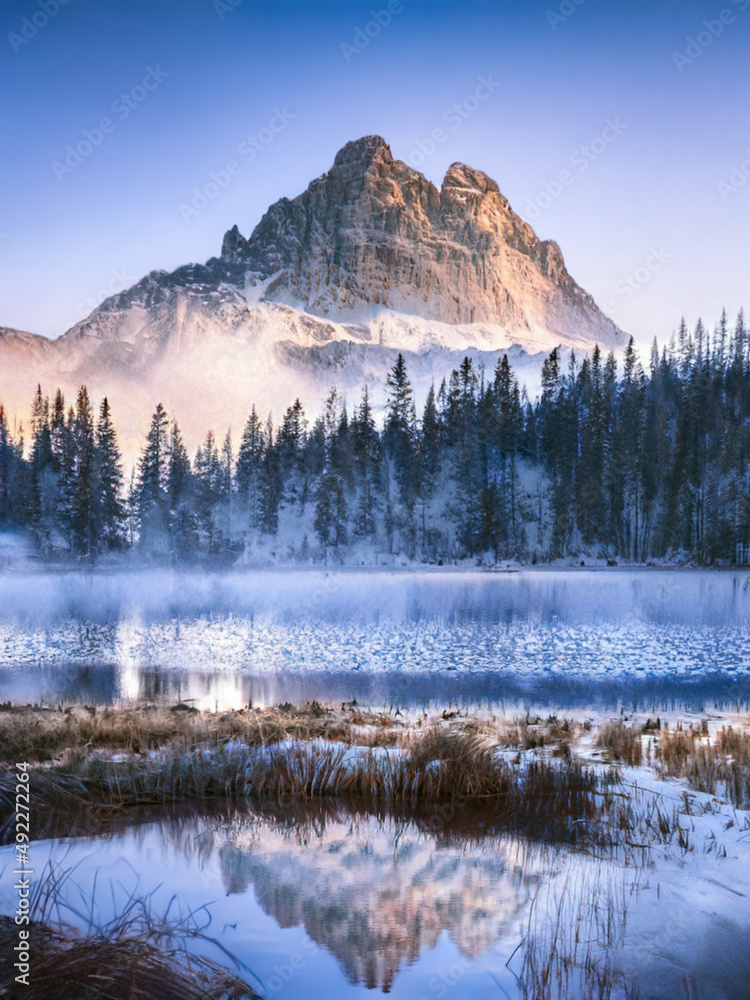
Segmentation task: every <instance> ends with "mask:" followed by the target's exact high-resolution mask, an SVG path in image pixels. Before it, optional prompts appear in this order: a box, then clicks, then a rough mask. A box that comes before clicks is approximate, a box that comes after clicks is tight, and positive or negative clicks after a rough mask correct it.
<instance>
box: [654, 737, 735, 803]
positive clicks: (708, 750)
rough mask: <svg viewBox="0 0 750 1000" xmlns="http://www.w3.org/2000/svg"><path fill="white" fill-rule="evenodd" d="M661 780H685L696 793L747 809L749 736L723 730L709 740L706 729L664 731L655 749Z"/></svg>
mask: <svg viewBox="0 0 750 1000" xmlns="http://www.w3.org/2000/svg"><path fill="white" fill-rule="evenodd" d="M655 757H656V762H657V769H658V772H659V774H660V775H661V776H662V777H668V778H683V779H686V780H687V782H688V784H689V785H690V787H691V788H694V789H695V790H696V791H700V792H708V793H709V794H711V795H723V796H725V797H726V798H727V799H728V800H729V801H730V802H731V803H732V805H733V806H735V807H736V808H738V809H748V808H750V732H747V731H740V730H737V729H734V728H733V727H732V726H722V728H721V729H720V730H719V731H718V732H717V733H716V734H715V736H714V738H713V739H712V738H711V737H710V736H709V733H708V726H707V725H706V724H705V723H703V724H701V725H693V726H689V727H688V728H684V727H682V726H677V727H676V728H675V729H669V728H668V727H666V726H665V727H664V728H663V730H662V732H661V735H660V737H659V740H658V742H657V744H656V748H655Z"/></svg>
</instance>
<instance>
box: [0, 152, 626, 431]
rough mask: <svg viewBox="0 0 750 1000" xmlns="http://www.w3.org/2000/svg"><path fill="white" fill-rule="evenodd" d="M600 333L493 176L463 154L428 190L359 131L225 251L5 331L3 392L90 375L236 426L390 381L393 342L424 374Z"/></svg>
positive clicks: (95, 385)
mask: <svg viewBox="0 0 750 1000" xmlns="http://www.w3.org/2000/svg"><path fill="white" fill-rule="evenodd" d="M595 343H598V344H599V345H600V347H602V348H604V349H608V348H609V349H616V348H617V347H619V346H620V345H622V346H624V335H623V334H622V332H621V331H620V330H619V329H618V328H617V327H616V325H615V324H614V323H613V322H612V321H611V320H610V319H608V318H607V317H606V316H604V314H603V313H602V312H601V310H599V308H598V307H597V306H596V304H595V302H594V300H593V299H592V297H591V296H590V295H589V294H588V293H587V292H585V291H584V290H583V289H582V288H581V287H580V286H579V285H578V284H577V283H576V282H575V281H574V279H573V278H572V277H571V276H570V274H569V273H568V271H567V269H566V267H565V262H564V258H563V255H562V252H561V250H560V247H559V246H558V244H557V243H555V242H554V241H552V240H540V239H538V238H537V236H536V234H535V233H534V230H533V229H532V227H531V226H530V225H529V224H528V223H526V222H524V220H523V219H521V218H520V216H518V215H517V214H516V213H515V212H514V211H513V209H512V208H511V206H510V203H509V202H508V200H507V198H505V196H504V195H503V194H502V193H501V192H500V189H499V186H498V184H497V183H496V182H495V181H494V180H493V179H492V178H490V177H489V176H488V175H487V174H485V173H484V172H483V171H481V170H478V169H476V168H473V167H469V166H467V165H466V164H463V163H458V162H457V163H454V164H452V165H451V166H450V167H449V168H448V170H447V171H446V174H445V177H444V178H443V181H442V184H441V186H440V187H439V188H438V187H437V186H436V185H435V184H433V183H432V182H431V181H429V180H428V179H427V178H426V177H425V176H424V175H423V174H421V173H420V172H419V171H417V170H415V169H413V168H412V167H410V166H408V165H407V164H406V163H404V162H402V161H400V160H397V159H394V157H393V155H392V153H391V149H390V147H389V146H388V144H387V143H386V142H385V140H384V139H382V138H381V137H380V136H364V137H362V138H361V139H357V140H354V141H352V142H349V143H347V144H346V145H345V146H344V147H343V148H342V149H341V150H339V152H338V153H337V154H336V156H335V158H334V162H333V164H332V166H331V168H330V169H329V170H328V171H327V172H326V173H324V174H322V175H321V176H320V177H317V178H315V179H314V180H313V181H311V183H310V184H309V185H308V187H307V188H306V189H305V191H303V192H302V193H301V194H298V195H297V196H296V197H294V198H281V199H279V200H278V201H276V202H275V203H274V204H272V205H271V206H270V207H269V208H268V210H267V211H266V212H265V214H264V215H263V217H262V218H261V219H260V221H259V222H258V224H257V225H256V226H255V228H254V229H253V231H252V233H251V234H250V236H249V237H245V236H243V235H242V234H241V232H240V230H239V227H238V226H237V225H235V226H233V227H231V228H230V229H229V230H227V231H226V233H225V234H224V237H223V240H222V246H221V252H220V254H219V256H216V257H211V258H209V259H208V260H207V261H206V262H205V263H203V264H200V263H191V264H186V265H183V266H181V267H179V268H177V269H175V270H174V271H171V272H167V271H163V270H155V271H151V272H149V273H148V274H147V275H145V276H144V277H143V278H141V279H140V280H139V281H137V282H135V283H134V284H133V285H132V286H131V287H130V288H128V289H126V290H124V291H121V292H118V293H115V294H114V295H111V296H110V297H108V298H107V299H105V300H104V302H102V303H101V304H100V305H99V306H97V307H96V309H94V310H93V311H92V312H91V313H90V314H89V315H88V316H87V317H86V318H84V319H83V320H81V321H80V322H78V323H76V324H75V325H74V326H73V327H71V328H70V329H69V330H67V331H66V332H65V333H64V334H63V335H62V336H61V337H60V338H58V339H57V340H54V341H51V340H48V339H47V338H43V337H37V336H35V335H33V334H23V333H22V332H20V331H7V332H6V333H5V335H4V336H0V365H2V369H3V370H4V371H6V372H8V373H9V374H10V379H9V381H10V382H11V383H12V386H11V387H10V389H9V386H8V385H6V384H3V386H2V389H1V390H0V397H5V401H6V406H8V408H9V409H11V408H12V406H15V407H16V408H17V409H18V412H22V411H24V412H25V410H26V408H27V406H28V400H29V399H30V398H31V394H32V393H33V390H34V388H35V386H36V384H37V382H38V381H42V382H43V384H46V385H53V384H57V383H60V384H62V385H63V387H67V389H68V390H69V391H75V389H76V388H77V385H80V384H81V383H82V382H86V383H87V384H89V387H90V388H92V389H93V391H94V392H97V391H98V393H99V394H100V395H104V394H107V395H108V396H110V400H111V401H112V397H121V398H122V399H123V400H124V404H125V407H126V408H127V409H128V410H131V409H132V408H133V407H135V405H136V402H138V403H139V405H140V406H141V407H143V408H145V409H146V410H147V411H148V410H149V409H150V408H151V407H152V405H153V403H154V402H155V400H156V398H157V397H158V398H162V399H164V400H165V402H166V401H167V400H171V405H172V406H173V407H174V408H176V409H178V410H181V409H182V408H183V405H184V400H185V398H186V397H189V398H190V399H191V400H193V401H194V400H195V399H199V400H201V401H204V402H205V404H206V406H211V407H212V408H218V409H219V410H220V412H222V413H225V414H226V417H227V420H228V421H231V422H232V423H234V424H238V423H240V422H241V421H242V419H243V416H242V414H246V412H247V410H248V409H249V405H250V403H252V402H256V403H257V404H258V406H259V408H261V409H266V408H271V409H275V410H276V412H278V408H279V404H280V403H283V405H286V403H287V402H288V398H287V397H288V396H289V393H290V392H292V393H296V394H299V395H302V396H303V397H306V398H307V400H308V402H309V403H311V404H313V405H315V404H317V403H318V402H319V400H320V398H321V397H322V395H323V393H324V392H325V390H326V389H327V388H328V387H329V386H330V383H331V382H332V381H336V382H337V383H338V384H339V386H340V388H342V389H343V390H344V391H346V389H347V388H349V389H352V390H353V389H354V387H355V386H356V385H358V384H361V382H362V381H370V382H371V383H372V382H376V383H377V382H381V383H382V381H383V379H384V374H385V372H386V371H387V369H388V366H389V365H390V364H392V361H393V358H394V352H403V353H406V354H409V355H410V356H412V359H413V361H414V362H415V368H416V375H417V381H418V382H419V380H420V379H422V380H428V381H429V379H431V378H434V377H435V375H436V374H438V377H440V375H442V374H445V369H443V370H442V371H437V367H438V366H439V365H443V364H445V365H451V364H452V363H454V362H455V359H456V358H457V357H459V356H460V355H462V354H465V353H471V354H473V355H474V356H475V357H476V358H477V360H479V361H481V360H485V361H486V362H487V363H494V360H495V359H496V357H497V356H498V353H499V352H504V351H506V350H509V349H512V350H513V354H514V356H515V358H516V362H517V364H518V365H519V367H520V368H523V367H524V364H526V363H528V365H530V366H531V368H533V369H534V371H536V369H537V368H538V367H539V362H538V360H536V358H537V356H541V355H542V354H543V353H547V352H549V351H550V350H552V349H553V348H554V347H556V346H562V347H565V348H574V349H576V350H579V351H584V352H585V351H587V350H590V349H591V348H593V346H594V344H595ZM416 359H421V360H419V361H418V362H417V361H416ZM5 382H6V379H5V378H3V383H5ZM213 383H215V384H213ZM276 383H279V385H280V386H281V384H282V383H283V399H282V394H281V392H280V391H279V392H276V391H275V384H276ZM9 396H10V399H9V398H8V397H9ZM8 404H10V405H8ZM133 419H135V417H134V415H133ZM140 420H141V423H142V418H140ZM197 422H198V418H197V417H196V423H197ZM222 422H224V421H222ZM200 423H201V425H205V416H201V417H200Z"/></svg>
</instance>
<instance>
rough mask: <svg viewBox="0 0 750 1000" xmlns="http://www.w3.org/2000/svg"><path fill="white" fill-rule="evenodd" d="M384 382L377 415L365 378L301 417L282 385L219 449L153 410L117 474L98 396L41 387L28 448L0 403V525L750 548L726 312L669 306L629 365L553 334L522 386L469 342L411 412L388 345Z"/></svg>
mask: <svg viewBox="0 0 750 1000" xmlns="http://www.w3.org/2000/svg"><path fill="white" fill-rule="evenodd" d="M618 367H621V369H622V370H621V372H620V371H619V370H618ZM386 387H387V402H386V406H385V411H384V414H383V416H382V419H381V420H379V421H376V417H375V413H374V410H373V405H372V403H371V400H370V396H369V392H368V389H367V388H366V387H365V388H364V389H363V391H362V394H361V397H360V399H359V401H358V402H357V404H356V405H355V406H354V407H353V408H352V409H349V408H348V407H347V406H346V404H345V402H344V401H343V399H342V397H341V395H340V394H339V392H338V391H337V390H336V389H335V388H334V389H332V390H331V392H330V394H329V396H328V398H327V400H326V402H325V405H324V407H323V411H322V413H321V415H320V416H319V417H318V418H317V419H315V420H314V421H312V422H311V421H309V420H308V418H307V416H306V414H305V410H304V407H303V406H302V403H301V402H300V401H299V400H295V402H294V403H292V404H291V405H290V406H289V407H288V408H287V409H286V411H285V413H284V414H283V417H282V420H281V422H280V424H279V425H278V426H276V425H275V424H274V423H273V420H272V419H271V417H270V416H269V417H267V418H266V419H263V418H261V416H260V415H259V414H258V413H257V411H256V409H255V407H252V409H251V411H250V414H249V416H248V418H247V422H246V424H245V427H244V429H243V432H242V436H241V438H240V440H239V442H238V445H237V447H236V449H235V444H234V442H233V440H232V436H231V434H230V433H229V432H227V434H226V436H225V437H224V438H223V439H222V440H221V443H220V442H219V440H217V438H216V437H215V436H214V433H213V431H209V432H208V433H207V434H206V436H205V438H204V440H203V442H202V443H201V445H200V447H199V448H198V450H197V452H196V454H195V456H194V457H193V459H192V460H191V458H190V456H189V454H188V451H187V448H186V446H185V444H184V441H183V438H182V435H181V433H180V429H179V426H178V424H177V421H176V420H175V419H174V417H170V415H169V414H168V413H167V412H166V410H165V409H164V407H163V406H162V405H161V404H159V405H158V406H157V407H156V410H155V411H154V414H153V416H152V419H151V424H150V429H149V432H148V435H147V437H146V440H145V442H144V445H143V448H142V451H141V454H140V457H139V460H138V462H137V465H136V467H135V468H134V470H133V473H132V476H131V477H130V478H129V481H128V482H127V483H126V482H125V479H124V475H123V462H122V458H121V454H120V450H119V447H118V443H117V435H116V432H115V427H114V424H113V420H112V415H111V412H110V407H109V403H108V401H107V399H106V398H105V399H103V400H102V402H101V404H100V406H99V408H98V411H97V412H96V413H95V412H94V409H93V406H92V403H91V400H90V399H89V395H88V392H87V390H86V387H85V386H84V387H82V388H81V389H80V391H79V393H78V395H77V398H76V400H75V403H74V404H73V405H67V404H66V401H65V399H64V397H63V394H62V393H61V392H60V391H59V390H58V391H57V393H56V394H55V395H54V397H53V398H52V400H51V401H50V400H49V399H48V397H47V396H45V395H44V394H43V393H42V390H41V388H38V390H37V393H36V395H35V397H34V400H33V404H32V411H31V423H30V427H29V442H28V446H27V445H26V442H25V437H24V432H23V429H22V428H19V429H16V430H15V431H13V430H11V428H10V427H9V424H8V420H7V418H6V416H5V414H4V411H3V409H2V407H1V406H0V524H2V525H4V526H5V527H13V528H17V529H23V530H25V531H26V532H28V534H29V535H30V536H31V538H33V540H34V543H35V545H36V547H37V549H38V551H39V552H40V554H41V555H42V556H44V557H48V558H51V557H55V556H57V557H58V558H75V559H83V560H94V559H96V558H97V557H100V556H102V555H103V554H105V553H108V552H114V551H122V550H134V551H135V552H139V553H141V554H142V555H143V556H144V557H148V558H150V559H153V560H157V561H166V562H183V561H184V562H190V561H194V560H203V561H219V562H220V561H225V562H227V561H232V560H235V559H237V558H239V557H240V556H243V555H244V556H245V557H247V558H249V559H251V560H252V559H254V558H257V559H259V560H266V559H269V558H273V559H277V560H290V561H291V560H297V561H304V562H309V561H316V560H329V559H349V560H352V561H359V560H360V559H366V560H369V561H372V558H373V555H374V554H376V553H378V554H383V555H385V556H387V557H392V556H404V557H407V558H409V559H414V560H420V561H425V562H438V563H440V562H444V561H448V560H454V559H461V558H468V557H474V558H477V557H481V559H482V560H483V561H488V562H492V561H496V560H505V559H520V560H524V561H532V562H534V561H547V560H552V559H555V558H560V557H567V556H571V555H577V554H583V553H587V554H590V555H592V556H595V557H606V558H621V559H626V560H628V561H633V562H646V561H649V560H653V559H665V558H667V559H668V558H675V557H679V558H685V559H692V560H694V561H696V562H697V563H699V564H701V565H710V564H722V563H734V562H745V561H750V335H749V334H748V331H747V330H746V327H745V322H744V317H743V314H742V312H740V314H739V316H738V317H737V320H736V323H735V324H734V326H733V327H732V328H731V329H730V325H729V323H728V320H727V317H726V314H725V313H723V314H722V317H721V319H720V321H719V323H718V324H717V326H716V327H715V329H714V330H713V331H710V332H709V331H708V330H707V329H706V328H704V326H703V324H702V323H701V322H700V321H699V322H698V324H697V325H696V327H695V329H694V330H692V331H689V330H688V328H687V326H686V324H685V322H684V321H683V322H682V323H681V325H680V328H679V332H678V334H677V336H676V337H674V338H673V339H672V341H671V342H670V343H669V345H668V346H666V347H664V348H663V349H660V348H659V346H658V345H657V343H656V342H654V344H653V346H652V348H651V352H650V357H649V361H648V364H647V365H644V364H643V362H642V361H641V359H640V358H639V356H638V353H637V351H636V348H635V346H634V343H633V341H632V339H631V341H630V343H629V344H628V346H627V349H626V351H625V354H624V358H623V360H622V363H621V366H618V362H617V361H616V359H615V357H614V355H613V354H611V353H610V354H609V355H607V356H606V357H605V356H603V354H602V352H601V351H600V350H599V348H598V347H596V348H595V349H594V351H593V352H592V354H591V355H590V356H587V357H584V358H583V359H582V360H580V361H579V360H578V359H577V358H576V356H575V354H574V353H573V352H571V353H569V354H568V355H567V356H563V354H562V352H561V351H560V350H559V349H556V350H554V351H552V352H551V353H550V354H549V356H548V357H547V358H546V360H545V361H544V364H543V368H542V385H541V394H540V396H539V398H538V399H537V400H535V401H534V402H531V401H530V400H529V398H528V397H527V395H526V392H525V391H524V390H522V389H521V388H520V386H519V383H518V379H517V377H516V375H515V373H514V372H513V369H512V367H511V365H510V363H509V361H508V358H507V356H503V357H501V358H500V359H499V361H498V363H497V365H496V367H495V369H494V371H492V372H487V371H486V370H485V369H484V368H483V367H481V366H478V365H477V364H476V363H475V362H474V361H473V360H472V359H471V358H470V357H466V358H465V359H464V360H463V362H462V363H461V364H460V365H459V367H458V368H456V369H455V370H454V371H452V372H451V373H450V375H449V376H448V377H447V378H446V379H444V380H443V381H442V382H441V384H440V385H439V386H438V387H435V386H434V385H433V386H432V387H431V388H430V390H429V392H428V393H427V397H426V400H425V402H424V405H423V406H422V407H421V412H420V413H419V414H418V412H417V406H416V402H415V396H414V391H413V388H412V385H411V382H410V379H409V375H408V371H407V366H406V362H405V360H404V358H403V356H402V355H399V356H398V358H397V360H396V363H395V364H394V365H393V367H392V368H391V370H390V371H389V372H388V374H387V380H386Z"/></svg>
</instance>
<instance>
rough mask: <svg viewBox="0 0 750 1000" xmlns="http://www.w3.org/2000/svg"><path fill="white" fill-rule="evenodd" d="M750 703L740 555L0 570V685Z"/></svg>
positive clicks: (43, 691) (210, 702)
mask: <svg viewBox="0 0 750 1000" xmlns="http://www.w3.org/2000/svg"><path fill="white" fill-rule="evenodd" d="M595 689H596V690H597V691H598V692H599V694H598V695H597V697H598V698H599V699H600V700H602V699H603V700H604V701H605V702H606V703H608V704H609V703H611V702H612V699H613V698H614V699H617V698H625V699H626V700H627V699H629V698H634V699H636V700H638V699H640V700H641V701H642V702H643V703H646V702H648V700H649V699H651V700H652V702H653V704H655V705H658V704H659V700H660V699H667V700H669V699H670V698H672V697H683V696H684V697H686V698H688V699H690V698H693V699H697V701H698V702H700V703H703V702H704V701H706V699H708V701H711V700H714V699H715V700H718V701H720V702H723V703H727V702H729V703H732V702H736V703H743V704H744V703H747V693H748V690H750V573H748V571H746V570H745V571H735V572H732V571H660V570H642V571H627V570H606V571H604V570H584V569H580V570H578V569H570V570H536V569H530V570H525V571H521V572H519V573H479V572H459V571H455V572H453V571H446V570H441V571H436V572H414V573H412V572H405V571H402V572H365V571H353V570H342V571H338V572H325V571H306V570H286V571H285V570H278V571H274V570H268V571H245V572H225V573H220V574H219V573H217V574H207V573H201V572H181V573H177V572H169V571H163V570H152V571H148V570H144V571H132V572H116V573H115V572H112V573H108V572H95V573H62V572H61V573H23V572H17V571H16V572H7V573H4V574H3V575H1V576H0V699H8V698H10V699H18V700H26V701H37V700H40V699H41V700H46V701H55V700H77V699H80V700H84V701H85V700H90V701H113V700H135V699H140V698H147V699H149V700H159V699H161V698H164V699H174V698H177V699H183V700H187V699H194V700H195V703H196V704H199V705H205V706H207V707H229V706H232V705H240V704H247V703H249V702H250V701H252V702H254V703H255V704H264V703H268V702H273V701H282V700H290V701H296V700H302V699H306V698H313V697H318V698H321V697H332V698H339V697H341V698H342V699H344V698H347V697H356V698H358V699H359V700H369V701H381V702H389V701H390V702H394V701H396V702H399V703H400V702H406V703H410V704H423V703H433V704H434V703H440V702H446V703H452V702H454V701H456V700H459V701H460V700H468V701H469V702H471V703H476V702H484V701H487V702H490V703H494V704H496V703H498V701H506V700H507V701H510V702H514V701H518V700H520V701H523V700H528V698H529V697H530V696H533V697H534V698H541V699H542V700H544V699H545V698H548V699H552V700H553V701H555V703H557V704H561V705H563V707H564V705H565V703H566V702H569V703H570V704H582V702H581V699H582V698H583V700H584V701H585V698H586V697H587V695H586V692H587V691H588V692H589V693H590V692H591V691H593V690H595Z"/></svg>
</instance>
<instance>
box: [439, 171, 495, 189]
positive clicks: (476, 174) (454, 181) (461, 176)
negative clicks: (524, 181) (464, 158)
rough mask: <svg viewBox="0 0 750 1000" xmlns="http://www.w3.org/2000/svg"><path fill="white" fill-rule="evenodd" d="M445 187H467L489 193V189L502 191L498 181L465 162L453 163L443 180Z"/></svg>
mask: <svg viewBox="0 0 750 1000" xmlns="http://www.w3.org/2000/svg"><path fill="white" fill-rule="evenodd" d="M445 188H466V189H468V190H471V191H478V192H479V193H480V194H487V192H488V191H494V192H495V193H497V194H499V193H500V188H499V187H498V186H497V182H496V181H493V180H492V178H491V177H488V176H487V174H485V173H483V172H482V171H481V170H476V169H475V168H474V167H467V166H466V164H465V163H451V165H450V166H449V167H448V171H447V173H446V175H445V178H444V180H443V189H444V190H445Z"/></svg>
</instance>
